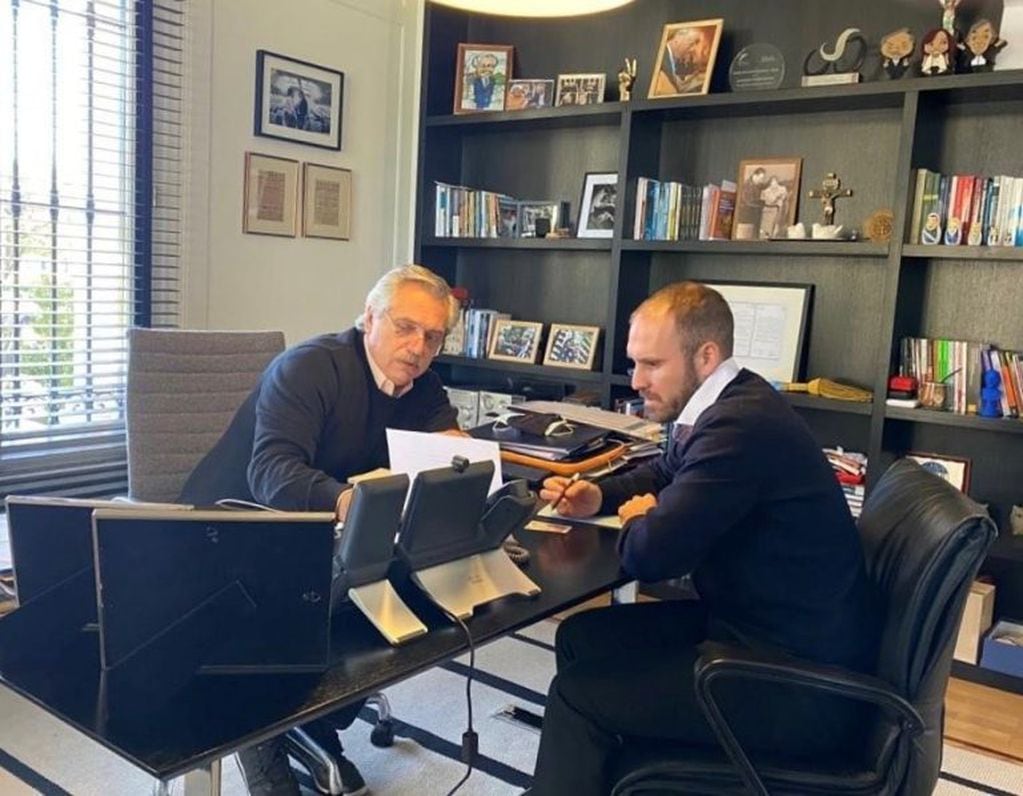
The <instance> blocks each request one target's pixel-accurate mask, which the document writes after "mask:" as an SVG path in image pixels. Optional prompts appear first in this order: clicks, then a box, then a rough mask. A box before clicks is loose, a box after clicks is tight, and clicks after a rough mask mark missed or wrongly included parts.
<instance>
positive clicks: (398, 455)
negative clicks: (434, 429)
mask: <svg viewBox="0 0 1023 796" xmlns="http://www.w3.org/2000/svg"><path fill="white" fill-rule="evenodd" d="M387 450H388V452H389V454H390V458H391V472H392V473H406V474H407V475H408V478H409V481H414V480H415V478H416V476H417V475H419V473H420V472H421V471H422V470H435V469H437V468H438V467H450V466H451V459H452V457H454V456H464V457H465V458H466V459H468V460H469V461H470V462H485V461H492V462H493V463H494V478H493V480H491V482H490V492H491V493H493V492H494V491H496V490H497V489H500V487H501V482H502V479H501V449H500V448H499V447H498V445H497V443H496V442H490V441H489V440H485V439H473V438H472V437H456V436H453V435H451V434H427V433H425V432H422V431H401V430H399V429H396V428H389V429H387Z"/></svg>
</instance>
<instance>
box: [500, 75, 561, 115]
mask: <svg viewBox="0 0 1023 796" xmlns="http://www.w3.org/2000/svg"><path fill="white" fill-rule="evenodd" d="M553 103H554V81H553V80H532V79H530V80H509V81H508V96H507V97H506V98H505V101H504V109H505V110H506V111H524V110H530V109H532V108H549V107H550V106H551V105H552V104H553Z"/></svg>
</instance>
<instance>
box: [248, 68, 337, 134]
mask: <svg viewBox="0 0 1023 796" xmlns="http://www.w3.org/2000/svg"><path fill="white" fill-rule="evenodd" d="M344 88H345V76H344V73H343V72H339V71H337V70H336V69H329V68H328V67H326V66H317V65H316V64H311V63H308V62H306V61H298V60H296V59H294V58H288V57H286V56H283V55H278V54H277V53H272V52H270V51H268V50H257V51H256V129H255V131H254V132H255V134H256V135H264V136H266V137H267V138H281V139H283V140H285V141H297V142H298V143H300V144H309V145H311V146H319V147H323V148H324V149H340V148H341V106H342V104H343V100H344Z"/></svg>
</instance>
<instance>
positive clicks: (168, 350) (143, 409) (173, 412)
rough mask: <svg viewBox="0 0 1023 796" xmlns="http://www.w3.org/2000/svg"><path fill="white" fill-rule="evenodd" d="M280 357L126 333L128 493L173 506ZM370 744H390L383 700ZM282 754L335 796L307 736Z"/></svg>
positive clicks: (244, 343)
mask: <svg viewBox="0 0 1023 796" xmlns="http://www.w3.org/2000/svg"><path fill="white" fill-rule="evenodd" d="M283 350H284V334H283V333H282V332H221V331H212V332H211V331H182V330H165V329H131V330H129V332H128V387H127V394H126V415H125V421H126V423H125V424H126V426H127V432H128V493H129V497H131V498H133V499H136V500H147V501H159V502H173V501H175V500H177V497H178V495H179V494H180V493H181V490H182V488H183V487H184V484H185V480H186V479H187V478H188V476H189V474H190V473H191V472H192V470H193V469H194V468H195V465H196V464H198V463H199V460H200V459H202V457H203V456H205V455H206V453H207V452H208V451H209V450H210V449H211V448H212V447H213V446H214V444H215V443H216V442H217V440H219V439H220V436H221V434H223V433H224V430H225V429H226V428H227V426H228V424H229V423H230V422H231V418H233V417H234V413H235V412H236V411H237V409H238V407H239V406H241V404H242V402H243V401H244V400H245V398H246V397H247V396H248V395H249V393H250V392H252V389H253V387H255V386H256V383H257V382H258V381H259V377H260V375H261V374H262V373H263V370H264V369H265V368H266V366H267V365H268V364H269V363H270V361H271V360H272V359H273V358H274V357H275V356H277V355H278V354H279V353H281V352H282V351H283ZM367 702H369V703H371V704H373V705H374V706H375V707H376V709H377V716H378V719H377V723H376V726H375V727H374V728H373V731H372V734H371V736H370V740H371V741H372V742H373V744H374V745H376V746H390V745H391V744H392V743H393V741H394V729H393V724H392V722H391V711H390V706H389V705H388V703H387V698H386V697H385V696H384V695H383V694H374V695H373V696H371V697H369V698H368V700H367ZM286 739H287V742H288V749H289V751H290V752H292V754H293V756H294V757H296V758H298V759H299V760H300V761H301V762H302V764H303V765H304V766H305V767H306V768H308V769H309V771H310V773H311V774H312V776H313V779H314V781H315V782H316V785H317V787H318V788H319V789H321V790H322V791H323V792H324V793H332V794H333V793H341V785H340V782H341V778H340V774H339V772H338V771H337V766H336V765H335V764H334V761H333V758H332V757H331V756H330V755H328V754H327V753H326V752H324V751H323V750H322V749H321V748H320V747H319V746H318V745H317V744H316V743H315V742H314V741H313V740H312V739H311V738H310V737H309V736H308V735H307V734H306V733H304V732H302V730H301V729H299V728H295V729H293V730H291V731H289V732H288V733H287V735H286Z"/></svg>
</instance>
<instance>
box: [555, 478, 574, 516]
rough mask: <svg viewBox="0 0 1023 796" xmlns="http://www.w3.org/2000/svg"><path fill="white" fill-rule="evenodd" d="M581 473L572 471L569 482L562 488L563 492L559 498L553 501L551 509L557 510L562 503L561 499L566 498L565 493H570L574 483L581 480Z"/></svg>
mask: <svg viewBox="0 0 1023 796" xmlns="http://www.w3.org/2000/svg"><path fill="white" fill-rule="evenodd" d="M580 475H581V473H572V477H571V478H569V479H568V483H567V484H565V488H564V489H562V490H561V494H560V495H558V499H557V500H555V501H554V502H553V503H551V511H557V510H558V506H560V505H561V501H562V500H564V499H565V495H566V494H568V490H569V489H571V488H572V484H574V483H575V482H576V481H578V480H579V478H580Z"/></svg>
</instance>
